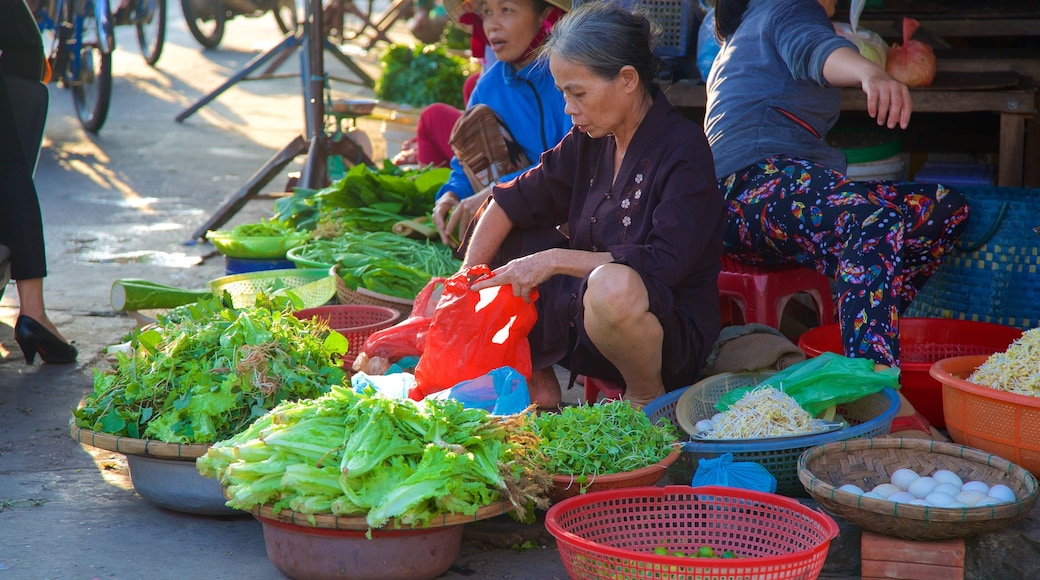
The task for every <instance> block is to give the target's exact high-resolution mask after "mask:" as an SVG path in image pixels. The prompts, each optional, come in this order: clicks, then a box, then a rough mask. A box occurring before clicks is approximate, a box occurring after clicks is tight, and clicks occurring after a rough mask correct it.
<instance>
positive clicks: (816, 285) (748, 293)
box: [719, 256, 834, 328]
mask: <svg viewBox="0 0 1040 580" xmlns="http://www.w3.org/2000/svg"><path fill="white" fill-rule="evenodd" d="M799 292H805V293H806V294H808V295H809V296H811V297H812V300H813V303H814V304H815V305H816V316H817V317H818V319H819V322H820V325H824V324H830V323H832V322H834V301H833V300H832V299H831V281H830V279H829V278H827V277H826V276H824V275H822V274H820V273H818V272H817V271H815V270H813V269H811V268H806V267H805V266H801V265H797V264H793V265H789V266H788V265H783V266H775V267H759V266H749V265H747V264H742V263H741V262H738V261H736V260H734V259H732V258H729V257H727V256H723V257H722V272H720V273H719V297H720V298H729V299H732V300H733V301H734V302H736V303H737V306H738V307H739V308H740V311H741V313H742V314H743V315H744V323H745V324H748V323H752V322H757V323H759V324H765V325H766V326H771V327H773V328H780V316H781V315H782V314H783V312H784V308H785V307H786V306H787V302H788V301H789V300H790V299H791V297H792V296H794V295H795V294H797V293H799Z"/></svg>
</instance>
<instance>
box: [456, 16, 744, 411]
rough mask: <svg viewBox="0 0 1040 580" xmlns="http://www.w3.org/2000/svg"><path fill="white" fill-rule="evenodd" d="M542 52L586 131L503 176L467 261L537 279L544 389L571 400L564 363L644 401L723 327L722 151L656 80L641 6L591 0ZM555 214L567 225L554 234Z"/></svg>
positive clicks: (503, 275) (690, 376)
mask: <svg viewBox="0 0 1040 580" xmlns="http://www.w3.org/2000/svg"><path fill="white" fill-rule="evenodd" d="M604 38H609V39H611V42H603V41H602V39H604ZM541 56H542V58H547V59H548V61H549V67H550V70H551V71H552V74H553V77H554V79H555V81H556V85H557V87H558V88H559V89H560V90H561V91H562V92H563V95H564V98H565V100H566V103H567V107H566V111H567V113H568V114H569V115H570V116H571V119H572V120H573V122H574V129H573V130H572V131H571V132H570V133H569V134H568V135H567V136H566V137H564V139H563V140H562V141H561V142H560V143H559V144H558V145H557V146H556V147H555V148H553V149H551V150H549V151H547V152H546V153H544V154H543V155H542V157H541V162H540V164H539V165H537V166H535V167H534V168H532V169H531V170H530V171H528V172H527V173H525V174H523V175H522V176H520V177H518V178H517V179H515V180H514V181H512V182H509V183H507V184H503V185H501V186H497V187H496V188H495V189H494V193H493V200H492V202H491V203H490V204H489V205H488V206H487V208H486V210H485V211H484V212H483V213H482V214H481V216H480V218H479V220H478V222H477V223H476V225H475V229H474V232H473V235H472V238H471V239H470V242H469V247H468V250H467V253H466V259H465V263H464V267H469V266H472V265H476V264H481V263H489V264H491V265H492V266H496V265H497V268H495V274H496V275H495V276H494V277H492V278H489V279H488V280H485V281H482V282H479V283H478V284H476V285H474V286H473V288H474V289H477V290H479V289H480V288H483V287H487V286H493V285H505V284H510V285H512V287H513V292H514V293H515V294H517V295H519V296H525V297H526V296H528V295H529V294H530V293H531V291H532V289H534V288H535V287H537V288H538V295H539V298H538V299H537V301H536V303H535V304H536V306H537V307H538V312H539V319H538V324H537V325H536V326H535V328H534V329H533V330H532V332H531V335H530V337H529V338H530V342H531V355H532V356H531V358H532V362H533V368H534V369H536V370H535V372H534V375H533V376H532V379H531V382H530V390H531V397H532V400H533V401H535V402H537V403H538V404H539V405H540V406H542V407H551V406H556V405H558V404H559V402H560V398H561V394H560V385H559V383H558V382H557V381H556V377H555V374H554V372H553V369H552V366H553V365H554V364H561V365H563V366H565V367H567V368H569V369H570V371H571V372H572V376H573V374H584V375H586V376H591V377H596V378H601V379H604V380H607V381H612V382H615V383H618V384H621V385H623V386H624V389H625V391H624V398H625V399H627V400H628V401H630V402H631V403H632V404H634V405H637V406H642V405H645V404H646V403H648V402H650V401H651V400H653V399H654V398H655V397H658V396H660V395H662V394H664V393H665V392H666V391H667V390H673V389H676V388H680V387H682V386H685V385H688V384H690V383H692V382H694V381H695V380H696V379H697V378H698V372H699V370H700V369H701V366H702V363H703V362H704V358H705V356H706V355H707V353H708V351H709V350H710V348H711V346H712V344H713V343H714V341H715V339H716V338H717V336H718V332H719V325H720V315H719V306H718V288H717V284H716V280H717V277H718V273H719V268H720V266H719V257H720V255H721V252H722V233H723V227H724V224H725V214H724V212H723V204H722V201H721V197H720V196H719V192H718V186H717V184H716V181H715V172H714V169H713V163H712V158H711V152H710V150H709V148H708V144H707V141H706V140H705V138H704V133H703V131H702V129H701V127H700V126H699V125H698V124H696V123H693V122H691V121H689V120H687V119H685V118H684V117H683V116H682V115H681V114H680V113H678V112H677V111H676V110H675V109H673V108H672V107H671V105H669V103H668V101H667V100H666V99H665V97H664V95H662V94H660V93H659V92H658V91H657V89H656V87H655V86H654V84H653V78H654V74H655V68H656V62H655V59H654V55H653V53H652V51H651V32H650V25H649V23H648V21H647V20H646V19H645V18H644V17H643V16H640V15H635V14H632V13H629V12H626V11H625V10H623V9H620V8H617V7H615V6H612V5H609V4H602V3H590V4H586V5H584V6H582V7H581V8H580V9H578V10H575V11H574V12H573V13H571V14H569V15H568V16H566V17H565V18H564V19H563V20H561V21H560V22H559V23H558V24H557V25H556V28H555V29H554V31H553V34H552V36H551V37H550V39H549V40H548V41H547V43H546V45H545V47H544V49H543V52H542V55H541ZM546 224H563V225H565V226H566V227H561V228H560V229H561V230H562V231H566V232H568V236H567V237H566V238H565V237H563V236H559V235H556V236H553V235H551V234H550V235H547V234H546V227H545V225H546Z"/></svg>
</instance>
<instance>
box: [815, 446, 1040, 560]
mask: <svg viewBox="0 0 1040 580" xmlns="http://www.w3.org/2000/svg"><path fill="white" fill-rule="evenodd" d="M900 468H907V469H913V470H914V471H916V472H918V473H921V474H930V473H932V472H934V471H935V470H937V469H948V470H950V471H952V472H954V473H956V474H957V475H958V476H960V477H961V479H962V480H964V481H971V480H978V481H982V482H985V483H986V484H987V485H990V486H992V485H995V484H997V483H1002V484H1004V485H1006V486H1008V487H1010V488H1011V490H1012V491H1014V492H1015V497H1016V498H1017V499H1016V500H1015V501H1014V502H1010V503H1003V504H997V505H992V506H985V507H965V508H937V507H926V506H916V505H910V504H906V503H896V502H890V501H887V500H880V499H873V498H869V497H863V496H860V495H856V494H853V493H847V492H844V491H839V490H838V488H839V487H841V486H842V485H845V484H848V483H851V484H855V485H858V486H859V487H860V488H862V489H867V490H869V489H872V488H873V487H874V486H876V485H878V484H881V483H887V482H889V481H890V480H891V474H892V473H893V472H894V471H895V470H897V469H900ZM798 478H799V480H800V481H801V482H802V485H804V486H805V489H806V490H808V491H809V494H810V495H811V496H812V497H813V499H815V500H816V501H818V502H820V504H821V505H822V506H823V507H824V508H826V509H827V510H828V511H830V512H831V513H833V514H835V515H837V516H840V517H842V518H844V519H846V520H848V521H849V522H851V523H853V524H856V525H858V526H860V527H863V528H865V529H868V530H870V531H872V532H877V533H879V534H884V535H886V536H895V537H898V538H903V539H906V540H943V539H951V538H965V537H969V536H974V535H978V534H982V533H987V532H992V531H994V530H997V529H1000V528H1003V527H1004V526H1007V525H1009V524H1011V523H1013V522H1015V521H1017V520H1020V519H1022V518H1024V517H1025V516H1026V514H1028V513H1029V510H1031V509H1032V508H1033V504H1034V503H1036V496H1037V488H1038V484H1037V480H1036V478H1035V477H1033V476H1032V474H1030V473H1029V472H1028V471H1026V470H1025V469H1023V468H1022V467H1019V466H1018V465H1015V464H1014V463H1011V462H1010V461H1008V460H1006V459H1002V458H1000V457H997V456H996V455H991V454H989V453H986V452H983V451H979V450H977V449H972V448H970V447H965V446H963V445H957V444H954V443H946V442H942V441H931V440H928V439H903V438H898V437H878V438H872V439H849V440H845V441H836V442H834V443H828V444H826V445H820V446H817V447H813V448H812V449H808V450H806V451H805V452H804V453H803V454H802V455H801V457H799V458H798Z"/></svg>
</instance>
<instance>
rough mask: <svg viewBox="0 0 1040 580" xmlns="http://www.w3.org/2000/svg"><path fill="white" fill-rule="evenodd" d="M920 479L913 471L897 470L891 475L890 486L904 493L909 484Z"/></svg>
mask: <svg viewBox="0 0 1040 580" xmlns="http://www.w3.org/2000/svg"><path fill="white" fill-rule="evenodd" d="M920 477H921V476H920V475H917V472H916V471H914V470H913V469H897V470H895V471H894V472H893V473H892V485H894V486H896V487H898V488H899V489H901V490H903V491H906V490H907V488H908V487H910V484H911V483H913V482H914V480H916V479H919V478H920Z"/></svg>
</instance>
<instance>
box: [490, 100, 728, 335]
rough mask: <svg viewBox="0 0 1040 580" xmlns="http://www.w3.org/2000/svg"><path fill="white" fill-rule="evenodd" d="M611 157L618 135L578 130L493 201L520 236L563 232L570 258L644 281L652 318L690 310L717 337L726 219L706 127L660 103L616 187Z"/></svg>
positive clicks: (653, 109)
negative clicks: (559, 227) (608, 261)
mask: <svg viewBox="0 0 1040 580" xmlns="http://www.w3.org/2000/svg"><path fill="white" fill-rule="evenodd" d="M615 151H616V142H615V141H614V137H613V136H607V137H604V138H600V139H593V138H591V137H589V136H588V135H587V134H584V133H579V132H578V131H577V130H576V129H572V130H571V132H570V133H568V134H567V136H566V137H564V139H563V140H562V141H561V142H560V144H559V145H557V146H556V147H555V148H553V149H550V150H549V151H546V152H545V153H544V154H542V156H541V160H540V163H539V164H538V165H536V166H535V167H534V168H533V169H531V170H529V171H528V172H526V173H524V174H523V175H521V176H520V177H518V178H516V179H515V180H513V181H511V182H509V183H506V184H503V185H500V186H497V187H496V188H495V190H494V196H495V201H496V203H498V204H500V205H501V206H502V208H503V209H504V210H505V212H506V215H508V216H509V218H510V220H511V221H512V222H513V225H514V227H516V228H537V227H544V226H545V225H546V224H567V226H568V231H569V236H570V247H571V248H572V249H578V250H588V251H593V252H610V253H611V255H612V257H613V259H614V261H615V262H618V263H622V264H626V265H628V266H630V267H632V268H633V269H635V270H636V271H637V272H639V274H640V275H641V276H642V278H643V281H644V283H645V284H646V286H647V290H648V291H649V295H650V310H651V311H652V312H654V313H655V314H658V315H660V314H662V313H664V312H669V311H670V310H671V309H672V308H673V307H675V306H676V305H692V306H694V308H691V310H692V311H693V316H694V319H695V320H694V322H695V323H700V324H704V326H700V327H701V328H710V329H712V332H717V329H718V324H719V323H718V317H719V313H718V309H717V305H718V286H717V279H718V274H719V270H720V263H719V258H720V256H721V254H722V233H723V229H724V227H725V213H724V209H723V200H722V196H721V195H720V194H719V191H718V185H717V182H716V180H715V169H714V164H713V162H712V157H711V151H710V149H709V148H708V142H707V140H706V139H705V137H704V132H703V130H702V129H701V126H700V125H699V124H697V123H695V122H693V121H690V120H688V119H686V118H685V117H683V116H682V114H680V113H679V112H678V111H676V110H675V109H674V108H673V107H672V106H671V105H670V104H669V103H668V100H667V99H666V98H665V97H664V95H663V94H658V95H656V96H655V99H654V103H653V106H652V107H651V109H650V110H649V112H647V114H646V117H644V119H643V121H642V124H641V125H640V127H639V129H637V131H636V134H635V135H634V136H633V139H632V142H631V143H630V145H629V147H628V150H627V151H626V153H625V158H624V160H623V161H622V164H621V168H620V171H619V172H618V174H617V178H616V180H614V181H613V182H612V176H613V174H614V171H613V168H614V162H613V159H614V153H615ZM578 282H580V280H579V281H578ZM705 304H714V305H716V307H715V308H698V307H697V306H698V305H705Z"/></svg>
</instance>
